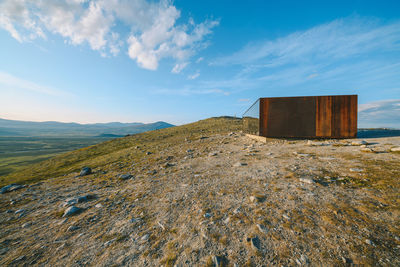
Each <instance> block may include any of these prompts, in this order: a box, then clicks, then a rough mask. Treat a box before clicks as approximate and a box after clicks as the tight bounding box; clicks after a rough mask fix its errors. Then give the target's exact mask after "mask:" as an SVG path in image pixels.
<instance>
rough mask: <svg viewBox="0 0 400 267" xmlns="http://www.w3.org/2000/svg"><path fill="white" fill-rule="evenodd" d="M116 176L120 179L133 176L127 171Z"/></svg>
mask: <svg viewBox="0 0 400 267" xmlns="http://www.w3.org/2000/svg"><path fill="white" fill-rule="evenodd" d="M118 178H119V179H120V180H128V179H131V178H133V175H132V174H129V173H126V174H120V175H118Z"/></svg>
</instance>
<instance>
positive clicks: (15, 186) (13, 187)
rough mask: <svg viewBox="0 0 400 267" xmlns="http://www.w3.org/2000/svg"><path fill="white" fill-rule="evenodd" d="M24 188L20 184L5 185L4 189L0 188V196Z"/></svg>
mask: <svg viewBox="0 0 400 267" xmlns="http://www.w3.org/2000/svg"><path fill="white" fill-rule="evenodd" d="M24 187H25V186H23V185H20V184H9V185H6V186H4V187H2V188H1V189H0V194H5V193H8V192H12V191H15V190H18V189H21V188H24Z"/></svg>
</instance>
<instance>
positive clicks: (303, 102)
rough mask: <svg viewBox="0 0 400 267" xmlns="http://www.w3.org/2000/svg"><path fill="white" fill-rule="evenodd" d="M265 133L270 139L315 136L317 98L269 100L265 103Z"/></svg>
mask: <svg viewBox="0 0 400 267" xmlns="http://www.w3.org/2000/svg"><path fill="white" fill-rule="evenodd" d="M263 104H264V105H263V112H264V113H263V114H261V113H260V116H261V117H262V118H266V121H265V120H264V119H263V122H264V123H263V125H262V126H263V128H264V130H263V133H264V136H268V137H307V136H313V135H315V98H310V97H285V98H280V97H279V98H267V99H264V101H263Z"/></svg>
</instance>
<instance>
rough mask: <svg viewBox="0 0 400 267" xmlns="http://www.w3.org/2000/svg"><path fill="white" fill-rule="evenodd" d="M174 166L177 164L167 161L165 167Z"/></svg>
mask: <svg viewBox="0 0 400 267" xmlns="http://www.w3.org/2000/svg"><path fill="white" fill-rule="evenodd" d="M173 166H175V164H173V163H169V162H167V163H166V164H165V165H164V168H169V167H173Z"/></svg>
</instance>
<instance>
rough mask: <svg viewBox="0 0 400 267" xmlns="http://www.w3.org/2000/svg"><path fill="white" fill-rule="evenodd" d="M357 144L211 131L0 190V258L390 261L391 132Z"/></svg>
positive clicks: (395, 237) (398, 230)
mask: <svg viewBox="0 0 400 267" xmlns="http://www.w3.org/2000/svg"><path fill="white" fill-rule="evenodd" d="M360 141H361V140H327V141H324V140H314V141H307V140H278V139H271V140H267V142H266V143H262V142H257V141H254V140H252V139H250V138H248V137H246V136H244V135H243V134H241V133H230V134H228V135H226V134H224V135H222V134H216V135H210V136H204V137H202V138H198V139H196V140H188V141H186V142H182V143H179V144H175V145H171V146H170V147H168V148H166V149H164V150H161V151H157V150H156V149H151V148H148V149H149V153H146V156H145V157H144V158H143V159H142V160H140V161H137V162H133V161H129V159H125V160H121V162H120V163H113V164H109V165H108V166H106V167H103V168H101V169H100V168H97V169H94V170H93V172H92V174H89V175H86V176H78V174H79V173H70V174H66V175H64V176H61V177H56V178H53V179H49V180H45V181H42V182H39V183H36V184H31V185H28V186H26V187H24V188H19V189H18V190H15V191H12V192H6V193H3V194H0V265H2V266H5V265H11V266H14V265H15V266H17V265H54V266H82V265H96V266H111V265H114V266H120V265H129V266H161V265H164V266H174V265H176V266H270V265H283V266H296V265H311V266H314V265H317V266H321V265H324V266H341V265H343V266H345V265H351V264H356V265H384V266H388V265H389V266H399V265H400V257H399V255H400V220H399V218H400V216H399V213H400V212H399V211H400V209H399V207H400V198H399V195H400V194H399V183H398V180H399V178H400V153H399V152H396V151H395V150H396V147H399V146H400V137H391V138H376V139H365V142H364V143H361V142H360ZM132 149H137V148H132ZM150 150H151V151H150ZM392 150H393V151H392ZM71 207H76V209H75V208H71ZM67 209H68V210H69V211H70V212H71V214H67V213H65V211H66V210H67ZM73 211H75V212H73Z"/></svg>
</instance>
